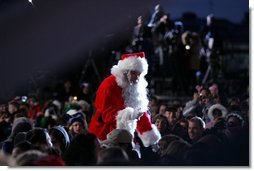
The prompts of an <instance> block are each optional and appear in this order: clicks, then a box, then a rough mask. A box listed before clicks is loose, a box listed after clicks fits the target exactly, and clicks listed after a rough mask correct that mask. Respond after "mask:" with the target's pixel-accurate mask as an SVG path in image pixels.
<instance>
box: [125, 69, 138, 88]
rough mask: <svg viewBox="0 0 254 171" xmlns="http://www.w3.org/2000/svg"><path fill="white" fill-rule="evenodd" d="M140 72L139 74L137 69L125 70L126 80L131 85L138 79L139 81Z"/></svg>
mask: <svg viewBox="0 0 254 171" xmlns="http://www.w3.org/2000/svg"><path fill="white" fill-rule="evenodd" d="M140 74H141V73H140V72H138V71H132V70H130V71H127V74H126V76H127V80H128V82H129V83H130V84H131V85H132V84H137V83H138V81H139V77H140Z"/></svg>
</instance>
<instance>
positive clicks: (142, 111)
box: [0, 5, 249, 166]
mask: <svg viewBox="0 0 254 171" xmlns="http://www.w3.org/2000/svg"><path fill="white" fill-rule="evenodd" d="M213 19H214V18H213V16H210V15H209V17H208V23H210V22H211V20H213ZM214 29H215V28H214V27H213V26H211V25H210V24H208V25H207V27H206V29H204V30H206V31H205V32H206V33H205V34H204V37H206V38H207V39H206V40H207V41H208V42H202V38H200V36H199V35H198V34H197V33H195V32H190V31H185V30H184V28H183V25H182V23H181V22H179V21H178V22H173V21H171V20H170V15H169V14H166V13H165V12H164V11H163V9H162V7H161V6H160V5H157V6H156V7H155V12H154V14H153V15H152V16H151V20H150V21H149V22H148V23H145V22H144V21H143V19H142V16H140V17H138V25H137V26H136V27H135V28H134V35H133V38H132V42H131V47H129V49H126V51H127V52H130V53H129V54H128V55H123V56H122V59H121V60H119V62H118V64H117V65H114V66H113V67H112V69H111V76H109V77H108V78H106V79H105V80H106V81H103V82H102V84H101V86H100V88H99V89H98V91H97V90H93V89H92V86H91V84H90V83H87V82H84V83H82V84H81V86H79V87H78V88H76V89H75V88H74V86H73V83H72V82H71V81H69V80H66V81H65V82H64V83H63V84H62V85H61V86H60V87H56V90H55V91H54V93H52V94H49V95H47V96H46V95H45V94H44V96H41V94H33V95H27V96H16V97H14V98H13V99H12V100H11V101H9V102H8V103H5V104H1V108H0V149H1V153H0V165H8V166H249V96H248V90H246V92H245V93H246V94H239V95H238V96H233V97H230V96H228V95H227V94H225V92H223V90H221V89H220V86H219V85H218V83H217V82H216V80H217V79H218V76H219V74H220V73H219V72H220V70H219V69H218V68H217V67H218V66H219V65H215V62H213V61H218V59H219V56H218V55H219V51H220V49H219V48H220V47H219V43H217V40H218V37H217V35H216V32H215V31H214ZM203 33H204V32H203ZM207 36H208V37H207ZM211 42H212V43H211ZM133 52H142V53H133ZM143 52H144V53H143ZM200 52H201V53H200ZM202 53H203V54H205V58H206V59H205V62H206V64H207V66H206V67H205V70H204V72H203V71H202V72H201V74H200V75H198V77H197V71H198V70H200V69H201V68H202V67H201V63H202V60H201V56H202ZM200 54H201V56H200ZM155 56H157V57H155ZM166 56H171V58H166ZM132 59H133V60H132ZM187 59H188V60H187ZM127 60H130V61H128V63H126V61H127ZM124 61H125V62H124ZM180 64H184V65H180ZM210 64H211V68H210V70H209V69H208V68H209V65H210ZM187 65H188V66H187ZM148 68H149V70H151V73H152V74H151V75H148V76H149V77H148V78H147V79H148V83H149V80H150V79H152V76H154V75H156V74H158V73H161V72H160V70H163V72H162V74H172V75H173V78H174V82H173V83H174V86H173V91H181V92H182V93H183V94H185V95H186V96H187V95H189V94H192V99H191V100H190V101H186V102H185V101H182V100H180V99H179V98H177V97H176V98H174V99H173V100H170V101H160V100H159V99H157V98H156V97H155V96H153V95H152V94H148V93H147V89H146V87H147V86H148V85H147V84H148V83H147V82H146V80H145V75H146V74H147V69H148ZM207 71H210V73H209V74H210V79H212V80H213V81H214V82H213V84H210V85H207V84H204V83H206V81H207V79H208V76H206V72H207ZM125 81H126V82H125ZM139 83H140V84H139ZM189 85H191V87H189ZM111 86H113V87H111ZM148 90H149V89H148ZM42 94H43V93H42ZM94 102H95V103H94Z"/></svg>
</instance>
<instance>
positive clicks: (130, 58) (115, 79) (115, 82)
mask: <svg viewBox="0 0 254 171" xmlns="http://www.w3.org/2000/svg"><path fill="white" fill-rule="evenodd" d="M127 70H132V71H138V72H140V73H141V74H140V78H139V81H138V83H137V84H134V85H130V83H129V82H128V81H127V80H126V77H125V75H124V73H125V72H126V71H127ZM147 70H148V64H147V61H146V59H145V54H144V53H143V52H142V53H135V54H126V55H122V60H120V61H119V62H118V64H117V65H114V66H113V67H112V69H111V75H110V76H109V77H107V78H106V79H105V80H104V81H103V82H102V83H101V85H100V86H99V88H98V90H97V93H96V99H95V103H94V105H95V108H96V113H95V114H94V115H93V117H92V119H91V123H90V125H89V132H90V133H93V134H95V135H97V137H98V138H99V139H100V140H101V141H103V140H105V139H106V135H107V134H108V133H109V132H111V131H112V130H113V129H116V128H119V129H127V130H129V131H130V132H131V133H132V134H133V135H134V132H135V130H136V131H137V133H138V135H139V137H140V139H141V140H142V142H143V144H144V146H146V147H147V146H150V145H152V144H154V143H155V142H157V141H158V140H159V139H160V138H161V135H160V133H159V131H158V129H157V128H156V126H155V125H153V124H152V123H151V118H150V116H149V115H148V114H147V111H148V102H149V101H148V98H147V89H146V87H147V85H148V84H147V82H146V80H145V78H144V76H145V75H146V74H147ZM140 114H141V115H140ZM139 116H140V117H139Z"/></svg>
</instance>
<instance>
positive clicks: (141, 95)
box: [122, 78, 148, 112]
mask: <svg viewBox="0 0 254 171" xmlns="http://www.w3.org/2000/svg"><path fill="white" fill-rule="evenodd" d="M146 87H147V81H146V80H145V79H144V78H140V79H139V81H138V82H137V83H132V84H130V83H129V84H125V86H124V87H122V88H123V98H124V104H125V106H126V107H132V108H134V110H136V111H139V112H146V111H147V110H148V98H147V89H146Z"/></svg>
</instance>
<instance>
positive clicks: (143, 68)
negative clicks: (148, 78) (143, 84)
mask: <svg viewBox="0 0 254 171" xmlns="http://www.w3.org/2000/svg"><path fill="white" fill-rule="evenodd" d="M126 70H133V71H138V72H140V73H141V75H146V74H147V71H148V63H147V60H146V58H145V53H144V52H139V53H131V54H122V56H121V60H119V61H118V64H117V65H114V66H113V68H112V73H115V72H117V73H119V72H124V71H126Z"/></svg>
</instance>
